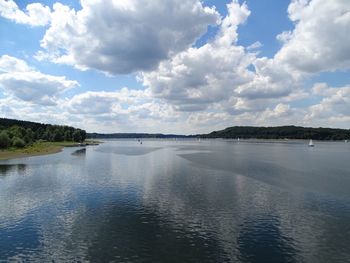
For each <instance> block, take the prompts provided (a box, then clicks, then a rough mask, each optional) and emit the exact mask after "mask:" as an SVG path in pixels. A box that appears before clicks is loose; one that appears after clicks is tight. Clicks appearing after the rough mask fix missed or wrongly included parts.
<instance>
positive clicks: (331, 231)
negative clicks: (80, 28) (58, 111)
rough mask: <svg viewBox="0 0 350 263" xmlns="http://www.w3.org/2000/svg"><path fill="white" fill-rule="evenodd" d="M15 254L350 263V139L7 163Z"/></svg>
mask: <svg viewBox="0 0 350 263" xmlns="http://www.w3.org/2000/svg"><path fill="white" fill-rule="evenodd" d="M11 260H13V261H36V262H38V261H39V262H49V261H52V260H55V261H62V262H74V261H91V262H107V261H115V262H350V143H348V144H346V143H344V142H324V143H321V142H316V147H315V148H308V147H307V142H300V141H299V142H293V141H287V142H276V143H271V142H270V143H266V142H263V141H259V142H252V141H250V142H244V141H241V142H239V143H238V142H234V141H221V140H215V141H214V140H213V141H204V140H202V141H201V142H198V141H160V140H159V141H143V144H142V145H140V144H138V143H137V141H134V140H129V141H126V140H124V141H123V140H120V141H108V142H106V143H104V144H102V145H100V146H97V147H87V148H86V149H85V148H83V149H79V148H67V149H65V150H64V151H63V152H61V153H59V154H54V155H49V156H44V157H32V158H26V159H16V160H11V161H2V162H1V165H0V261H11Z"/></svg>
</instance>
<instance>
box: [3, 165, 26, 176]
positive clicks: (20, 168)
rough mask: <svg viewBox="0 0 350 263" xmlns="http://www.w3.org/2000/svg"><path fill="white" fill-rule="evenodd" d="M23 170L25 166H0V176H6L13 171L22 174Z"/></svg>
mask: <svg viewBox="0 0 350 263" xmlns="http://www.w3.org/2000/svg"><path fill="white" fill-rule="evenodd" d="M25 169H26V165H25V164H0V176H6V175H8V174H9V173H10V172H13V171H16V172H24V171H25Z"/></svg>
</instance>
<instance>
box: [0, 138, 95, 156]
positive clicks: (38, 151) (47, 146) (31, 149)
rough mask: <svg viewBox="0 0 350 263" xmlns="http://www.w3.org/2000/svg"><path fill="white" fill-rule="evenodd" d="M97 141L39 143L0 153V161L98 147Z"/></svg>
mask: <svg viewBox="0 0 350 263" xmlns="http://www.w3.org/2000/svg"><path fill="white" fill-rule="evenodd" d="M100 143H101V142H98V141H86V142H84V143H76V142H40V143H34V144H33V145H31V146H28V147H25V148H23V149H8V150H1V151H0V160H8V159H14V158H24V157H30V156H39V155H47V154H54V153H58V152H60V151H62V149H63V148H64V147H83V146H88V145H98V144H100Z"/></svg>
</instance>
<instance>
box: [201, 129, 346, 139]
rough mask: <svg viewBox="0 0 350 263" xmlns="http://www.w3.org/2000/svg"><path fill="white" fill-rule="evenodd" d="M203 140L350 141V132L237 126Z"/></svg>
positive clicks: (208, 135)
mask: <svg viewBox="0 0 350 263" xmlns="http://www.w3.org/2000/svg"><path fill="white" fill-rule="evenodd" d="M200 137H202V138H226V139H228V138H243V139H244V138H245V139H249V138H255V139H314V140H349V139H350V130H346V129H332V128H309V127H298V126H280V127H252V126H235V127H229V128H226V129H224V130H220V131H214V132H211V133H209V134H203V135H200Z"/></svg>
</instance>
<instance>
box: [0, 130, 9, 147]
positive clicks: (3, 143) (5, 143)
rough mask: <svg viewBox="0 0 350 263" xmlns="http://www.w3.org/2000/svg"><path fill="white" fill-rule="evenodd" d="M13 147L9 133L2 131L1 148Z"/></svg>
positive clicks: (0, 135) (0, 137) (0, 136)
mask: <svg viewBox="0 0 350 263" xmlns="http://www.w3.org/2000/svg"><path fill="white" fill-rule="evenodd" d="M10 145H11V139H10V137H9V135H8V133H7V131H2V132H1V133H0V148H1V149H4V148H7V147H9V146H10Z"/></svg>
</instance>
